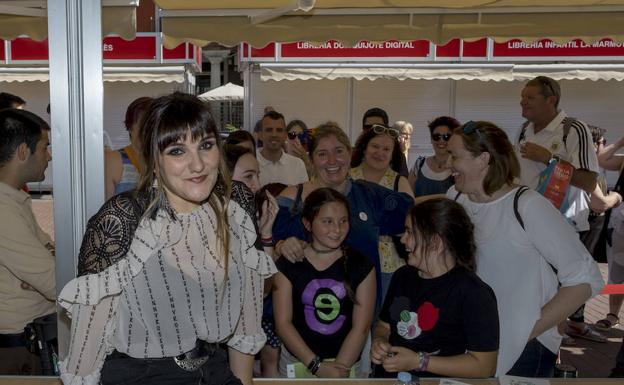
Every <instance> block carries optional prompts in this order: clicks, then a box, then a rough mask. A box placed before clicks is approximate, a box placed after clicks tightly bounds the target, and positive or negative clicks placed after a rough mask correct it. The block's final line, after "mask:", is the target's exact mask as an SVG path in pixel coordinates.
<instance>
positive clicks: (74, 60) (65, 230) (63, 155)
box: [0, 0, 624, 348]
mask: <svg viewBox="0 0 624 385" xmlns="http://www.w3.org/2000/svg"><path fill="white" fill-rule="evenodd" d="M155 2H156V4H157V5H158V6H159V7H160V8H161V16H160V17H161V21H162V23H161V24H162V31H163V33H164V35H165V39H166V40H165V42H166V44H165V45H166V46H167V47H168V48H173V47H176V46H178V44H179V43H180V42H186V41H190V42H196V43H198V44H200V45H203V44H206V43H207V42H209V41H214V42H221V43H224V44H226V45H236V44H239V43H240V42H244V41H247V42H250V43H251V44H252V45H254V46H256V47H262V46H264V45H266V44H267V43H268V42H272V41H280V42H293V41H317V42H319V41H320V42H325V41H327V40H330V39H337V40H341V41H343V42H351V43H352V44H355V43H357V41H359V40H371V41H383V40H389V39H399V40H413V39H428V40H431V41H434V42H438V43H444V42H446V41H448V40H450V39H452V38H464V39H474V40H476V39H479V38H482V37H493V38H496V39H499V40H501V39H502V40H507V39H509V38H513V37H519V38H522V39H523V40H535V39H538V38H543V37H552V38H554V39H555V40H556V41H564V42H565V41H569V40H570V39H572V38H577V37H578V38H583V40H585V41H588V42H589V41H595V40H599V39H601V38H604V37H611V38H614V39H615V40H616V41H622V40H623V39H624V0H611V1H609V2H604V1H599V0H575V1H561V0H542V1H528V0H508V1H505V2H504V3H500V4H503V5H499V3H498V2H494V3H492V2H491V1H486V0H471V1H464V0H451V1H446V2H443V5H444V6H441V5H440V1H439V0H363V1H358V2H353V1H348V0H317V1H314V0H299V1H292V0H266V1H263V2H258V1H251V0H187V1H179V0H155ZM26 3H28V4H29V5H31V6H30V7H22V4H23V3H22V2H19V1H16V0H15V1H2V2H1V3H0V15H2V17H3V18H1V19H0V20H1V21H2V23H0V38H5V39H12V38H14V37H16V36H19V35H22V34H29V35H30V36H35V34H39V35H37V36H40V37H43V36H45V35H46V32H47V35H48V37H49V42H50V64H49V68H50V95H51V102H52V105H53V106H54V107H53V112H52V116H51V119H52V143H53V146H52V152H53V154H52V155H53V157H54V174H55V178H54V190H55V193H56V195H57V198H56V199H55V224H57V225H58V226H56V228H57V230H58V231H57V232H56V253H57V254H56V255H57V286H58V287H59V288H60V287H62V286H63V284H64V283H65V282H67V281H68V280H69V279H71V278H72V277H73V276H74V275H75V266H76V264H75V258H76V256H77V255H78V250H79V248H80V243H81V240H82V234H83V233H84V228H85V224H86V221H87V219H88V218H89V217H90V216H91V215H92V214H93V213H94V212H95V210H97V208H99V206H100V205H101V204H102V202H103V200H104V186H103V178H102V175H103V139H102V138H103V119H104V118H103V95H104V87H103V83H102V76H103V75H102V73H103V70H102V50H101V43H102V35H103V34H104V35H106V34H107V33H110V31H108V30H107V29H106V25H107V20H109V19H108V18H107V16H106V15H107V14H110V13H114V12H120V14H122V15H123V16H124V17H119V15H118V16H116V17H113V18H112V23H113V24H116V23H119V24H121V27H120V29H123V30H126V31H128V30H129V35H131V36H129V35H124V36H125V37H127V38H131V37H132V36H133V35H134V17H135V16H134V7H136V5H137V3H138V0H104V1H103V2H101V1H98V0H92V1H91V0H90V1H82V0H51V1H45V0H41V1H29V2H26ZM107 3H108V5H107ZM354 3H356V4H357V7H353V5H354ZM32 4H35V5H34V6H32ZM103 4H104V5H105V6H104V8H102V5H103ZM108 6H110V7H111V9H110V11H112V12H109V10H108ZM46 16H47V19H46ZM102 27H104V28H102ZM102 29H104V32H102ZM118 33H120V34H121V32H118ZM59 337H60V338H59V341H60V342H61V348H62V345H63V343H64V342H65V341H66V338H64V337H67V334H64V333H60V334H59Z"/></svg>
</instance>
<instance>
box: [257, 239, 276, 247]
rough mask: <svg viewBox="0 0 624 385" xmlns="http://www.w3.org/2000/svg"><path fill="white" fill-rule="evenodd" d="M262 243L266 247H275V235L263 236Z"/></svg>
mask: <svg viewBox="0 0 624 385" xmlns="http://www.w3.org/2000/svg"><path fill="white" fill-rule="evenodd" d="M260 244H261V245H262V246H264V247H273V246H275V242H273V237H266V238H265V237H261V238H260Z"/></svg>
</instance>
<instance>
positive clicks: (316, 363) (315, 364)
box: [308, 356, 321, 375]
mask: <svg viewBox="0 0 624 385" xmlns="http://www.w3.org/2000/svg"><path fill="white" fill-rule="evenodd" d="M320 367H321V357H319V356H315V357H314V358H313V359H312V361H310V363H309V364H308V370H309V371H310V373H312V374H314V375H316V372H318V370H319V368H320Z"/></svg>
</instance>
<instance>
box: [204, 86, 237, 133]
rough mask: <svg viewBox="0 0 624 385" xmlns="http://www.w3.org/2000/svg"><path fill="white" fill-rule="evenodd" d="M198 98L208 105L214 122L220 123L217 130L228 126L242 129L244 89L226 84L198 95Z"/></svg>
mask: <svg viewBox="0 0 624 385" xmlns="http://www.w3.org/2000/svg"><path fill="white" fill-rule="evenodd" d="M198 98H200V99H201V100H203V101H205V102H208V103H210V106H211V108H212V112H213V114H214V115H215V118H216V120H217V121H218V122H220V124H219V128H220V129H221V130H224V129H225V128H226V127H229V126H232V127H236V128H240V127H242V123H243V119H242V118H243V100H244V99H245V88H244V87H241V86H238V85H236V84H232V83H227V84H224V85H222V86H220V87H217V88H214V89H212V90H210V91H208V92H204V93H203V94H201V95H198Z"/></svg>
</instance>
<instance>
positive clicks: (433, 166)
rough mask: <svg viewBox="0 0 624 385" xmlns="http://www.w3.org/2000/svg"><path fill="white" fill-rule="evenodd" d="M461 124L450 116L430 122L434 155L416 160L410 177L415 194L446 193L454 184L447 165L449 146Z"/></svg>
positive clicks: (417, 195) (418, 195)
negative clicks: (452, 136) (454, 132)
mask: <svg viewBox="0 0 624 385" xmlns="http://www.w3.org/2000/svg"><path fill="white" fill-rule="evenodd" d="M460 125H461V124H460V123H459V122H458V121H457V119H455V118H451V117H450V116H440V117H437V118H435V119H434V120H433V121H432V122H431V123H429V125H428V127H429V134H430V135H431V146H432V147H433V155H432V156H429V157H424V156H419V157H418V158H417V159H416V162H414V166H413V167H412V169H411V171H410V174H409V177H408V179H409V185H410V186H412V188H413V190H414V196H416V197H420V196H425V195H435V194H445V193H446V191H447V190H448V189H449V187H451V186H452V185H453V176H452V175H451V171H450V170H449V169H448V167H447V162H448V157H449V154H448V151H447V146H448V141H449V140H450V139H451V135H452V134H453V130H454V129H456V128H457V127H459V126H460Z"/></svg>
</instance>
